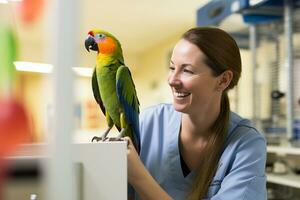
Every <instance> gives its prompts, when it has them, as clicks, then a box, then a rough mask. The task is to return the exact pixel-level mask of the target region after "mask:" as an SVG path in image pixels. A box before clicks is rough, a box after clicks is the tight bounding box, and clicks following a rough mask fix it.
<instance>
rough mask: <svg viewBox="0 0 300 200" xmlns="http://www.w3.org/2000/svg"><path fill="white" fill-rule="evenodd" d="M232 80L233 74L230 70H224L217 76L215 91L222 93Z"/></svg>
mask: <svg viewBox="0 0 300 200" xmlns="http://www.w3.org/2000/svg"><path fill="white" fill-rule="evenodd" d="M232 78H233V73H232V71H230V70H226V71H224V72H223V73H222V74H220V75H219V76H218V85H217V90H218V91H224V90H225V89H226V88H227V87H228V86H229V84H230V82H231V80H232Z"/></svg>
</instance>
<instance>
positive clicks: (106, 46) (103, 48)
mask: <svg viewBox="0 0 300 200" xmlns="http://www.w3.org/2000/svg"><path fill="white" fill-rule="evenodd" d="M85 48H86V49H87V50H88V51H90V49H91V50H94V51H97V52H98V53H101V54H106V55H109V54H115V53H116V52H117V51H119V50H121V45H120V43H119V41H118V40H117V39H116V38H115V37H114V36H113V35H111V34H110V33H108V32H106V31H103V30H92V31H89V32H88V37H87V39H86V40H85Z"/></svg>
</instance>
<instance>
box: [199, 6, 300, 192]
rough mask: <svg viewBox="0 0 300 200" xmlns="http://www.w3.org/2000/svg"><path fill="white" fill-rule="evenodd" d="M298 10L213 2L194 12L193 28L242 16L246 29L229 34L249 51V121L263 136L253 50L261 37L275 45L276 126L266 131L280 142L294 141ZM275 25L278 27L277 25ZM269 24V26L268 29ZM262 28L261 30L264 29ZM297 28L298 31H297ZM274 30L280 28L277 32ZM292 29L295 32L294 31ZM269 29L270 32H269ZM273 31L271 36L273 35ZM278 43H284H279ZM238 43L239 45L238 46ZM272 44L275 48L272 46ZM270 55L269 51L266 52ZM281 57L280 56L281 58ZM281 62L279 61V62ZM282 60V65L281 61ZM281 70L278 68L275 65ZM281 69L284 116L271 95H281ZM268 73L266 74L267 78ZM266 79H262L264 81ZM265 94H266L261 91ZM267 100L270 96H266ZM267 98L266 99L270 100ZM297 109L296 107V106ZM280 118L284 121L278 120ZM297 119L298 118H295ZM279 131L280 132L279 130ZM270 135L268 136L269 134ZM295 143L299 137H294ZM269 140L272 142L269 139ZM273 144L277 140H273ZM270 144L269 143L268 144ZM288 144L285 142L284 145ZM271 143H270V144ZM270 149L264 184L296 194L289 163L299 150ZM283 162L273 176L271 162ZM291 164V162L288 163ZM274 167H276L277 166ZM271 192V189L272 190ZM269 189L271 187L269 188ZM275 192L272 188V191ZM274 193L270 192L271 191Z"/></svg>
mask: <svg viewBox="0 0 300 200" xmlns="http://www.w3.org/2000/svg"><path fill="white" fill-rule="evenodd" d="M299 7H300V1H299V0H278V1H272V0H228V1H225V0H224V1H223V0H217V1H211V2H209V3H207V4H206V5H205V6H204V7H202V8H201V9H199V10H198V12H197V25H198V26H209V25H220V24H221V22H223V21H226V18H227V17H229V16H231V15H233V14H240V15H241V16H242V17H243V20H244V22H245V23H247V24H248V27H249V29H246V30H240V31H239V30H237V31H235V32H233V33H232V35H233V36H235V35H237V36H243V37H237V38H236V37H235V39H236V40H237V43H238V45H239V47H240V48H246V49H247V50H249V51H250V52H251V68H252V91H251V93H252V96H253V97H254V98H253V100H252V101H253V102H252V120H253V121H254V123H255V124H256V125H257V127H258V128H259V129H261V130H262V132H265V136H266V137H267V136H268V133H267V131H266V130H265V129H264V128H265V127H264V126H260V125H261V124H262V121H261V120H262V117H261V116H260V113H261V109H262V107H261V106H260V104H259V103H258V102H260V101H261V100H262V99H261V97H260V94H259V92H258V90H260V89H261V88H260V85H259V84H260V83H259V81H261V80H259V77H260V78H262V76H261V74H260V71H259V66H258V59H257V57H258V56H259V55H258V52H257V49H258V47H259V45H260V40H261V39H262V38H265V39H266V40H268V41H269V42H273V46H275V48H273V49H274V53H275V54H276V59H275V60H274V61H273V63H272V64H271V66H269V67H270V68H271V73H270V74H272V75H273V78H274V80H272V81H273V82H272V83H271V90H272V103H273V104H274V105H273V104H272V103H271V106H272V108H271V110H272V111H271V115H272V116H271V119H268V120H269V121H271V123H273V125H274V124H276V126H270V129H272V130H273V131H275V130H276V131H277V132H275V133H274V134H273V135H271V136H275V137H274V138H275V139H276V138H278V139H279V140H280V139H281V137H282V135H284V137H285V138H284V140H285V141H292V140H293V139H296V140H297V136H296V137H295V135H294V134H293V123H294V118H295V113H294V110H295V108H294V106H295V103H294V101H295V100H294V99H295V96H294V95H295V93H297V91H296V92H295V89H296V87H298V86H297V85H296V86H295V84H296V81H295V80H296V79H297V78H296V79H295V75H294V74H295V73H294V72H295V63H294V58H295V56H294V47H293V45H294V44H295V43H294V44H293V36H294V33H295V32H296V31H297V33H299V30H300V29H299V25H297V24H296V23H299V19H298V18H297V19H295V16H296V15H295V14H296V11H297V9H298V8H299ZM278 24H279V26H278ZM268 25H270V26H268ZM264 26H265V27H264ZM297 27H298V30H297ZM278 28H280V29H279V30H278ZM294 28H295V29H294ZM272 29H273V31H272ZM274 32H275V33H274ZM281 40H283V41H284V42H282V43H281ZM240 44H242V45H240ZM274 44H275V45H274ZM280 45H283V47H284V50H282V51H281V49H280ZM268 53H270V52H268ZM281 56H282V57H281ZM281 59H282V60H281ZM283 61H284V62H283ZM281 65H282V66H283V67H279V66H281ZM281 68H282V69H283V68H284V74H283V75H284V80H285V84H286V85H285V89H284V92H285V93H284V95H285V97H284V105H285V106H284V107H285V114H284V115H281V114H282V113H280V111H279V109H280V106H279V99H280V97H279V96H278V95H277V96H278V98H276V97H277V96H275V97H274V98H273V92H278V94H280V95H282V94H281V93H280V91H279V81H280V80H279V79H280V78H279V73H282V71H279V69H281ZM270 74H269V75H270ZM265 78H266V77H263V79H265ZM265 93H266V92H265ZM270 93H271V92H270ZM270 97H271V95H270ZM270 97H268V98H270ZM297 98H299V97H297ZM298 108H299V107H298ZM281 117H284V118H285V120H282V121H280V120H279V119H281ZM298 118H299V116H298ZM279 128H281V129H279ZM269 136H270V135H269ZM270 138H271V139H272V137H270ZM298 140H299V138H298ZM270 141H272V140H270ZM274 141H277V140H274ZM285 141H283V142H282V141H277V142H275V143H276V145H280V144H283V143H285ZM270 143H272V142H270ZM287 143H289V142H287ZM272 144H274V143H272ZM289 145H290V146H270V145H268V147H267V153H268V156H267V158H268V160H267V163H268V162H270V164H271V166H272V167H271V168H270V169H271V172H272V173H267V182H268V183H271V185H272V184H275V185H276V186H279V187H281V186H282V187H290V188H293V189H295V190H297V191H296V192H297V194H299V189H300V175H298V174H296V173H293V172H292V170H290V166H289V164H294V165H295V164H296V166H297V165H299V164H298V163H299V162H300V161H299V160H300V148H296V147H293V146H292V143H290V144H289ZM283 159H291V160H284V161H283V163H284V162H286V163H285V164H287V163H288V164H287V168H288V170H287V171H286V172H287V173H285V174H278V173H277V174H276V173H273V172H274V168H273V167H274V163H275V162H276V161H279V162H281V161H282V160H283ZM291 161H292V162H294V163H292V162H291ZM277 166H278V165H277ZM273 189H274V188H273ZM271 190H272V188H271ZM275 190H276V189H275ZM273 192H274V190H273Z"/></svg>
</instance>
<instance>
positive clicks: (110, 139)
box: [108, 137, 125, 142]
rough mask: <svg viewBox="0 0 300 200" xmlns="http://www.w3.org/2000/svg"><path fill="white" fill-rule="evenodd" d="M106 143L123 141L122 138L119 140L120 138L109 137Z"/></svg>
mask: <svg viewBox="0 0 300 200" xmlns="http://www.w3.org/2000/svg"><path fill="white" fill-rule="evenodd" d="M108 141H110V142H111V141H125V139H124V138H121V137H111V138H108Z"/></svg>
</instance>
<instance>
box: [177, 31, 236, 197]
mask: <svg viewBox="0 0 300 200" xmlns="http://www.w3.org/2000/svg"><path fill="white" fill-rule="evenodd" d="M182 38H183V39H185V40H187V41H189V42H191V43H193V44H194V45H196V46H197V47H198V48H199V49H200V50H201V51H202V52H203V53H204V54H205V55H206V59H205V63H206V64H207V65H208V66H209V67H210V68H211V69H212V71H213V75H214V76H219V75H220V74H222V73H223V72H224V71H226V70H230V71H232V73H233V78H232V80H231V82H230V84H229V86H228V87H227V88H226V89H225V90H224V91H223V94H222V98H221V109H220V113H219V116H218V118H217V120H216V121H215V122H214V124H213V126H212V127H211V131H212V134H211V135H210V136H209V139H208V142H207V146H206V148H205V150H204V151H205V152H204V156H203V157H202V158H201V162H200V165H199V166H198V168H197V170H198V174H197V176H196V178H195V180H194V184H193V186H192V188H191V191H190V193H189V196H188V199H189V200H199V199H202V198H204V197H205V195H206V193H207V191H208V187H209V185H210V184H211V182H212V179H213V177H214V175H215V172H216V170H217V168H218V163H219V159H220V156H221V154H222V151H223V146H224V142H225V139H226V135H227V132H228V126H229V117H230V104H229V98H228V94H227V91H228V90H229V89H231V88H233V87H234V86H235V85H237V83H238V80H239V78H240V75H241V71H242V69H241V56H240V51H239V48H238V46H237V44H236V42H235V40H234V39H233V38H232V37H231V36H230V35H229V34H228V33H226V32H225V31H223V30H221V29H218V28H214V27H196V28H192V29H190V30H188V31H187V32H186V33H184V34H183V36H182ZM208 152H209V153H208Z"/></svg>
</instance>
